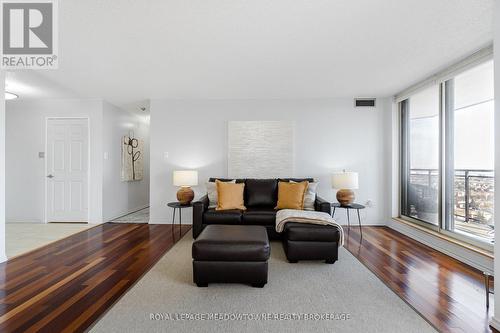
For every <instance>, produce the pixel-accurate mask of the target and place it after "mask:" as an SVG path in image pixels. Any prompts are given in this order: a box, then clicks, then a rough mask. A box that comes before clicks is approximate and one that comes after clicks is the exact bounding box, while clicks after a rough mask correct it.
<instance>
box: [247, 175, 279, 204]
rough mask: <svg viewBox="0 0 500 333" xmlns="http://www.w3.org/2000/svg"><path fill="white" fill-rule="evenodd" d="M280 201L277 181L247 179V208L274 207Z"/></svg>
mask: <svg viewBox="0 0 500 333" xmlns="http://www.w3.org/2000/svg"><path fill="white" fill-rule="evenodd" d="M277 200H278V181H277V180H276V179H247V180H246V181H245V206H246V207H272V208H274V206H276V202H277Z"/></svg>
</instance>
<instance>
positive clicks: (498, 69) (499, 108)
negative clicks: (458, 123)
mask: <svg viewBox="0 0 500 333" xmlns="http://www.w3.org/2000/svg"><path fill="white" fill-rule="evenodd" d="M494 15H495V16H494V17H495V21H494V22H495V27H494V35H495V39H494V60H495V101H496V102H495V143H496V144H495V175H496V177H495V188H496V189H497V190H496V191H495V217H496V221H498V220H499V219H500V191H499V190H498V189H500V177H499V175H500V103H499V102H498V101H500V1H495V14H494ZM494 253H495V277H496V279H495V289H496V290H497V293H496V294H495V296H494V297H495V305H497V304H500V292H498V290H500V232H498V228H497V232H495V250H494ZM491 325H492V326H493V327H495V328H496V329H497V330H500V306H495V314H494V317H493V319H492V321H491Z"/></svg>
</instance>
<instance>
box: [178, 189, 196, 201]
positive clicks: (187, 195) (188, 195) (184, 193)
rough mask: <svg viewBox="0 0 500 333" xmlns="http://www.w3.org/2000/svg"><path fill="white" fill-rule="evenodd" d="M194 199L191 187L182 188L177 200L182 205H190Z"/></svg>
mask: <svg viewBox="0 0 500 333" xmlns="http://www.w3.org/2000/svg"><path fill="white" fill-rule="evenodd" d="M193 199H194V192H193V190H192V189H191V187H189V186H182V187H181V188H180V189H179V191H177V200H178V201H179V203H180V204H181V205H189V204H190V203H191V201H193Z"/></svg>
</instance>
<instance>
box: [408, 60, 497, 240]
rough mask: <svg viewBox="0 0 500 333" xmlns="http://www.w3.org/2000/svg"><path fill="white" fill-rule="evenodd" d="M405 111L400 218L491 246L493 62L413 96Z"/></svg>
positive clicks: (476, 67)
mask: <svg viewBox="0 0 500 333" xmlns="http://www.w3.org/2000/svg"><path fill="white" fill-rule="evenodd" d="M400 112H401V212H400V213H401V216H402V217H407V218H410V219H411V220H414V221H415V222H416V223H419V224H421V225H424V226H428V227H429V228H433V229H435V230H438V231H440V232H444V233H447V234H450V235H452V236H455V237H457V238H461V239H464V240H468V241H470V242H472V243H475V242H477V241H479V243H482V244H485V243H493V238H494V216H493V196H494V172H493V170H494V121H493V120H494V119H493V117H494V89H493V61H487V62H484V63H482V64H480V65H477V66H475V67H473V68H471V69H469V70H467V71H465V72H462V73H459V74H458V75H456V76H454V77H452V78H451V79H448V80H446V81H443V82H442V83H440V84H435V85H432V86H430V87H428V88H426V89H424V90H422V91H420V92H418V93H416V94H413V95H411V96H410V97H409V98H407V99H405V100H403V101H401V102H400Z"/></svg>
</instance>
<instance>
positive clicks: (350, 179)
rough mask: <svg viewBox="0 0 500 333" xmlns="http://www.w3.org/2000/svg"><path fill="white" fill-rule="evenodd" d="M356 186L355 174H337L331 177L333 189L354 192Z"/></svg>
mask: <svg viewBox="0 0 500 333" xmlns="http://www.w3.org/2000/svg"><path fill="white" fill-rule="evenodd" d="M358 185H359V184H358V173H357V172H339V173H335V174H333V175H332V187H333V188H335V189H338V190H340V189H345V190H356V189H357V188H358Z"/></svg>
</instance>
